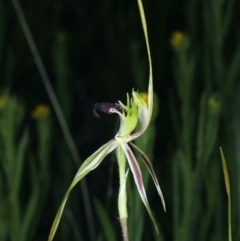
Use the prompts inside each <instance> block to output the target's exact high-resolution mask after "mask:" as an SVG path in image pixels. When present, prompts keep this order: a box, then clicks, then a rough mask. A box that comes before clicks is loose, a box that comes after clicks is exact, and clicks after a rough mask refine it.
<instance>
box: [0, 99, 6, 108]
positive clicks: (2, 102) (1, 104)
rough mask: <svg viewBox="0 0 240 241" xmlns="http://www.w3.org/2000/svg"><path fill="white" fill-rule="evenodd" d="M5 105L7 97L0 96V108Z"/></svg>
mask: <svg viewBox="0 0 240 241" xmlns="http://www.w3.org/2000/svg"><path fill="white" fill-rule="evenodd" d="M4 106H5V99H4V98H3V97H0V109H3V107H4Z"/></svg>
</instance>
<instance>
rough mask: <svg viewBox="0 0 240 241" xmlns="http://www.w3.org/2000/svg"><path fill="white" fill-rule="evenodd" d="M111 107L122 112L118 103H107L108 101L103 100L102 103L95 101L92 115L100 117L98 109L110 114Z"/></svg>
mask: <svg viewBox="0 0 240 241" xmlns="http://www.w3.org/2000/svg"><path fill="white" fill-rule="evenodd" d="M111 109H115V110H117V111H120V112H122V108H121V105H120V104H118V103H108V102H103V103H96V104H95V105H94V108H93V115H94V116H96V117H98V118H100V115H99V113H98V112H99V111H100V112H103V113H106V114H112V112H111Z"/></svg>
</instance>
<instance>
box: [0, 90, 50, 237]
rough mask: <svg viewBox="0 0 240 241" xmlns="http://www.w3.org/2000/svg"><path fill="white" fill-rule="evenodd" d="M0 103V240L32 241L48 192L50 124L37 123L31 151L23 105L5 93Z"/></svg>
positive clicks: (48, 121) (47, 120)
mask: <svg viewBox="0 0 240 241" xmlns="http://www.w3.org/2000/svg"><path fill="white" fill-rule="evenodd" d="M0 102H1V107H0V167H1V168H0V177H1V184H0V185H1V188H0V206H1V207H0V210H1V215H0V223H1V231H0V235H1V236H0V239H1V240H12V241H14V240H20V241H27V240H32V238H33V236H34V235H35V232H36V228H37V226H38V225H39V221H40V220H39V218H40V217H41V215H42V211H43V208H44V205H45V202H46V195H47V193H48V190H49V178H50V174H49V165H48V163H49V159H50V150H51V144H50V143H51V131H50V130H51V121H50V119H49V117H48V119H46V120H41V119H39V120H37V121H36V125H37V134H38V145H37V148H36V150H35V151H34V152H33V151H31V147H30V140H29V138H30V135H29V128H28V127H27V126H25V125H23V118H24V117H25V111H24V106H23V105H22V103H19V102H18V101H17V99H16V98H15V97H12V96H11V95H9V94H8V93H7V92H5V93H4V94H3V95H1V97H0ZM27 170H28V171H27ZM25 188H27V189H28V192H27V193H25ZM23 200H24V202H23Z"/></svg>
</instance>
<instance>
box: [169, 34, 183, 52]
mask: <svg viewBox="0 0 240 241" xmlns="http://www.w3.org/2000/svg"><path fill="white" fill-rule="evenodd" d="M183 39H184V34H183V32H181V31H174V32H173V34H172V37H171V39H170V43H171V45H172V47H173V48H174V49H176V50H177V49H179V47H180V45H181V44H182V42H183Z"/></svg>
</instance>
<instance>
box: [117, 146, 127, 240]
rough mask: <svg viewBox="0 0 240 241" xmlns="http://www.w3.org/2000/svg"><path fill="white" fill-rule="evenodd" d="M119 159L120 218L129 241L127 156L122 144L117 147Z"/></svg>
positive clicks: (125, 238) (124, 237) (124, 236)
mask: <svg viewBox="0 0 240 241" xmlns="http://www.w3.org/2000/svg"><path fill="white" fill-rule="evenodd" d="M117 160H118V166H119V179H120V189H119V196H118V212H119V219H120V223H121V227H122V233H123V240H124V241H128V231H127V218H128V214H127V191H126V182H127V173H125V169H126V157H125V155H124V152H123V150H122V148H121V147H120V146H118V147H117Z"/></svg>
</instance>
